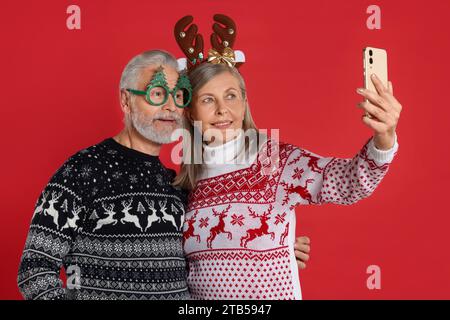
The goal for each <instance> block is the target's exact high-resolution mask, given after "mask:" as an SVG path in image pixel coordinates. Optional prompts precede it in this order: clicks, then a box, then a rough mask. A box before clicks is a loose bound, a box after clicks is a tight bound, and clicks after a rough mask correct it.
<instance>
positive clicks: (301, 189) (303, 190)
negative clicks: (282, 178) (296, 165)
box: [280, 179, 315, 205]
mask: <svg viewBox="0 0 450 320" xmlns="http://www.w3.org/2000/svg"><path fill="white" fill-rule="evenodd" d="M312 182H314V179H307V180H306V182H305V185H304V186H297V187H294V185H293V184H292V183H289V184H288V183H286V182H281V183H280V185H282V186H283V187H284V190H285V191H286V195H285V196H284V199H283V203H282V205H285V204H287V203H288V202H289V196H290V195H291V194H292V193H298V194H299V195H300V197H302V198H303V199H305V200H306V201H308V203H309V204H311V203H315V202H314V201H313V200H312V195H311V193H310V192H309V190H308V184H310V183H312Z"/></svg>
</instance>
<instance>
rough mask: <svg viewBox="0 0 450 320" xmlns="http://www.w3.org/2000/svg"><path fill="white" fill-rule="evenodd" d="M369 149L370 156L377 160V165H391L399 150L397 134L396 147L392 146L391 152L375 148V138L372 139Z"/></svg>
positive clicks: (395, 138)
mask: <svg viewBox="0 0 450 320" xmlns="http://www.w3.org/2000/svg"><path fill="white" fill-rule="evenodd" d="M367 148H368V149H367V150H368V154H369V155H370V157H371V158H372V159H373V160H375V162H377V164H384V163H391V162H392V160H393V159H394V156H395V154H396V153H397V150H398V142H397V133H395V137H394V145H393V146H392V148H391V149H389V150H379V149H377V148H376V147H375V143H374V142H373V137H372V139H370V141H369V144H368V146H367Z"/></svg>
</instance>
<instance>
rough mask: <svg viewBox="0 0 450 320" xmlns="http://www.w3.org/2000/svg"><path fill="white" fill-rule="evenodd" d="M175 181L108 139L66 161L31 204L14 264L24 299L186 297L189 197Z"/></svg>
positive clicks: (151, 160)
mask: <svg viewBox="0 0 450 320" xmlns="http://www.w3.org/2000/svg"><path fill="white" fill-rule="evenodd" d="M174 176H175V171H174V170H170V169H167V168H165V167H164V165H163V164H162V163H161V162H160V160H159V157H157V156H151V155H148V154H145V153H142V152H139V151H137V150H134V149H130V148H127V147H125V146H122V145H121V144H119V143H118V142H116V141H115V140H114V139H112V138H108V139H105V140H104V141H102V142H101V143H99V144H97V145H94V146H91V147H89V148H86V149H84V150H81V151H79V152H77V153H76V154H74V155H73V156H72V157H70V158H69V159H68V160H67V161H66V162H65V163H64V164H63V165H62V166H61V168H59V169H58V170H57V172H56V173H55V174H54V175H53V177H52V178H51V179H50V181H49V183H48V184H47V186H46V187H45V189H44V190H43V191H42V193H41V195H40V197H39V198H38V200H37V202H36V206H35V210H34V214H33V218H32V221H31V226H30V229H29V233H28V237H27V239H26V243H25V248H24V251H23V254H22V258H21V262H20V266H19V275H18V286H19V289H20V291H21V293H22V295H23V296H24V298H25V299H188V298H189V292H188V288H187V284H186V277H187V274H186V273H187V270H186V261H185V257H184V253H183V235H182V227H183V222H184V213H185V205H186V197H187V194H186V192H185V191H184V190H180V189H177V188H174V187H172V186H171V185H170V183H171V182H172V180H173V178H174ZM62 267H64V269H65V271H66V275H67V281H66V282H67V283H66V285H64V283H63V281H62V280H61V278H60V271H61V268H62Z"/></svg>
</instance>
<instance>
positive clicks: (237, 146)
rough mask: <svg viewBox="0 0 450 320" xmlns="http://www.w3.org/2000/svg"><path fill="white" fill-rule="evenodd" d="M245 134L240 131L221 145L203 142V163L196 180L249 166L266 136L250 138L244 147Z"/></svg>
mask: <svg viewBox="0 0 450 320" xmlns="http://www.w3.org/2000/svg"><path fill="white" fill-rule="evenodd" d="M245 138H246V136H245V134H244V133H243V132H242V131H241V132H240V133H239V134H238V135H237V136H236V138H234V139H233V140H230V141H228V142H226V143H224V144H222V145H218V146H214V147H211V146H208V145H206V144H203V165H202V170H201V172H200V174H199V176H198V180H201V179H205V178H210V177H215V176H218V175H221V174H225V173H229V172H232V171H236V170H240V169H243V168H247V167H249V166H250V165H251V164H252V163H253V162H254V161H255V160H256V158H257V155H258V152H259V148H260V147H261V142H263V141H265V140H266V137H261V136H260V144H259V145H258V143H257V139H251V141H249V143H248V148H246V143H245Z"/></svg>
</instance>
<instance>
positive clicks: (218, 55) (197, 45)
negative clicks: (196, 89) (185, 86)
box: [174, 14, 245, 70]
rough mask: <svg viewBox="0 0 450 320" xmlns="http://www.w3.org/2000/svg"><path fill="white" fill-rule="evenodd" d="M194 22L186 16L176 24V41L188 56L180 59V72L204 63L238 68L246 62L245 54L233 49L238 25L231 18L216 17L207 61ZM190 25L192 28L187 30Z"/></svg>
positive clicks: (220, 15) (219, 15) (201, 38)
mask: <svg viewBox="0 0 450 320" xmlns="http://www.w3.org/2000/svg"><path fill="white" fill-rule="evenodd" d="M193 20H194V18H193V17H192V16H185V17H183V18H181V19H180V20H178V22H177V23H176V24H175V28H174V34H175V39H176V41H177V43H178V45H179V46H180V48H181V50H182V51H183V53H184V54H185V55H186V58H181V59H178V64H179V69H180V70H182V69H185V68H186V67H187V69H188V70H192V69H193V68H195V67H196V66H198V65H200V64H201V63H203V62H209V63H223V64H226V65H228V66H230V67H236V68H238V67H239V66H240V65H242V63H243V62H245V55H244V53H243V52H242V51H239V50H237V51H234V50H233V49H232V47H233V45H234V41H235V40H236V24H235V23H234V21H233V20H232V19H231V18H229V17H227V16H225V15H223V14H215V15H214V21H216V23H214V24H213V26H212V28H213V31H214V32H213V33H212V34H211V45H212V48H211V49H210V50H209V51H208V57H207V59H206V60H205V59H204V55H203V36H202V35H201V34H198V33H197V31H198V27H197V25H196V24H191V23H192V21H193ZM219 23H220V24H219ZM190 24H191V25H190ZM221 24H222V25H223V27H222V26H221ZM188 25H190V26H189V28H187V29H186V27H187V26H188Z"/></svg>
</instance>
